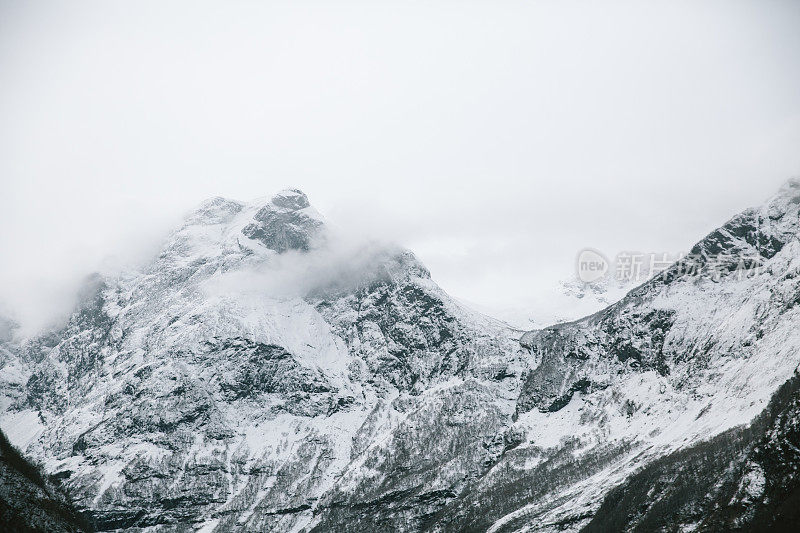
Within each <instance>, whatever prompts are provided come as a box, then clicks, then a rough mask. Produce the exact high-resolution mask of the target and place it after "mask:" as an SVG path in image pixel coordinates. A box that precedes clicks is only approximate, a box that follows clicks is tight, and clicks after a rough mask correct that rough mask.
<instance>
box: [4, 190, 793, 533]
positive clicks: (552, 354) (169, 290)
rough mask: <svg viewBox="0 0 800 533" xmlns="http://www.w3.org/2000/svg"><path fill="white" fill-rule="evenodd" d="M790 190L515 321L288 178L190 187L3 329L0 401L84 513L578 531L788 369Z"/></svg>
mask: <svg viewBox="0 0 800 533" xmlns="http://www.w3.org/2000/svg"><path fill="white" fill-rule="evenodd" d="M798 204H800V183H798V182H790V183H788V184H787V185H786V186H785V187H784V188H783V189H782V190H781V191H780V192H779V193H778V194H777V195H776V196H775V197H774V198H773V199H771V200H770V201H769V202H768V203H767V204H766V205H765V206H764V207H762V208H759V209H753V210H749V211H746V212H745V213H743V214H741V215H739V216H737V217H735V218H734V219H732V220H731V221H730V222H728V223H727V224H726V225H725V226H723V227H722V228H720V229H719V230H717V231H715V232H713V233H712V234H710V235H709V236H708V237H706V238H705V239H704V240H702V241H701V242H700V243H698V245H697V246H696V247H695V249H694V250H693V254H694V255H693V256H692V257H690V258H687V259H686V260H684V261H683V262H681V263H679V264H676V265H674V266H673V267H672V268H671V269H669V270H668V271H667V272H666V273H664V275H663V276H661V277H659V278H657V279H654V280H651V281H649V282H648V283H646V284H644V285H642V286H641V287H639V288H637V289H635V290H634V291H632V292H631V293H629V294H628V295H627V296H626V297H625V298H624V299H622V300H621V301H620V302H618V303H616V304H614V305H612V306H610V307H609V308H607V309H605V310H603V311H601V312H599V313H596V314H594V315H592V316H589V317H586V318H584V319H582V320H578V321H576V322H572V323H568V324H559V325H556V326H552V327H549V328H546V329H543V330H537V331H533V332H528V333H526V334H524V335H522V337H521V338H520V334H521V332H518V331H515V330H512V329H511V328H508V327H506V326H505V325H503V324H502V323H499V322H496V321H494V320H491V319H489V318H486V317H484V316H482V315H480V314H477V313H474V312H472V311H470V310H468V309H465V308H463V307H461V306H460V305H458V304H457V303H456V302H455V301H453V300H452V299H451V298H450V297H449V296H448V295H446V294H445V293H444V292H443V291H442V290H441V289H439V288H438V287H437V286H436V284H435V283H434V282H433V281H432V280H431V278H430V275H429V273H428V271H427V270H426V269H425V267H424V266H422V265H421V264H420V263H419V262H418V261H417V260H416V259H415V258H414V256H413V255H412V254H410V253H409V252H407V251H403V250H398V249H394V248H391V247H385V246H377V245H369V246H355V247H354V246H351V245H347V244H346V243H342V242H340V241H339V240H337V239H336V237H335V235H332V234H331V233H329V232H328V231H327V229H326V226H325V224H324V222H323V220H322V219H321V217H320V216H319V215H318V214H317V213H316V212H315V211H314V210H313V208H311V207H310V205H309V203H308V200H307V198H306V197H305V195H303V194H302V193H301V192H299V191H294V190H292V191H284V192H282V193H280V194H279V195H277V196H276V197H274V198H273V199H271V200H270V201H264V202H255V203H252V204H243V203H240V202H234V201H230V200H224V199H220V198H218V199H214V200H210V201H208V202H206V203H205V204H203V205H202V206H201V207H200V208H199V209H198V210H197V211H196V212H194V213H192V214H191V215H190V216H189V217H187V219H186V221H185V223H184V225H183V226H182V227H181V228H179V229H178V230H177V231H175V232H174V233H173V234H172V235H171V236H170V238H169V239H168V241H167V243H166V245H165V246H164V248H163V250H162V252H161V253H160V254H159V256H158V257H157V258H155V259H154V261H153V262H152V263H151V264H150V265H149V266H148V267H147V268H145V269H144V270H143V271H141V272H130V273H128V274H126V275H124V276H121V277H119V278H104V277H100V276H95V277H93V278H91V279H89V280H87V283H86V286H85V290H84V291H83V294H82V297H81V304H80V306H79V307H78V309H77V310H76V312H75V313H74V314H73V315H72V316H71V318H70V319H69V321H68V323H67V324H66V325H65V326H64V327H63V328H60V329H58V330H56V331H52V332H49V333H47V334H45V335H40V336H38V337H36V338H32V339H26V340H20V339H16V338H14V337H13V336H6V338H5V340H3V341H2V350H3V351H2V359H0V372H1V373H2V374H0V377H1V378H2V381H3V392H2V401H0V411H1V412H2V416H1V417H0V422H1V423H2V427H3V428H4V429H5V430H6V431H7V432H8V433H9V436H10V437H11V438H12V440H13V441H14V442H15V443H17V444H18V445H20V446H24V447H25V450H26V452H27V453H30V454H32V455H33V456H34V457H36V458H37V459H39V460H41V461H43V463H44V464H45V467H46V468H47V470H48V472H51V473H54V474H56V475H58V476H59V477H60V478H62V479H64V483H65V485H66V486H67V487H68V488H69V490H70V492H71V493H72V494H74V495H76V497H77V504H78V505H79V506H80V507H81V508H83V509H86V510H87V511H89V512H91V514H92V516H93V519H94V521H95V525H96V527H97V528H98V529H100V530H111V529H130V528H144V527H150V526H153V527H158V528H159V529H161V530H168V531H169V530H172V531H184V530H187V529H191V528H199V529H202V530H204V531H213V530H216V531H239V530H241V531H253V530H263V531H291V530H293V531H300V530H314V531H342V530H348V531H395V530H400V531H462V530H470V531H486V530H490V531H518V530H525V531H555V530H559V531H561V530H579V529H580V528H582V527H585V526H588V525H589V524H590V523H591V522H592V519H593V517H595V515H597V516H598V517H602V513H603V512H604V511H603V509H604V508H608V506H609V505H611V504H609V503H608V502H609V501H611V500H609V499H608V498H612V495H613V494H615V493H614V492H612V489H614V487H616V486H619V485H621V484H622V483H623V482H624V481H625V480H626V479H631V480H633V479H635V478H634V477H631V476H635V475H637V472H641V471H643V470H642V469H646V468H649V467H650V466H648V465H655V466H652V468H658V466H657V465H658V464H659V462H658V461H666V460H667V459H666V458H669V457H676V455H675V454H680V453H684V452H685V453H689V454H690V455H691V452H687V450H693V449H698V447H701V446H702V445H701V444H700V443H702V442H705V441H708V440H710V439H714V438H715V437H716V438H718V439H721V441H720V442H722V443H723V444H722V446H723V447H725V446H728V444H727V442H728V441H727V440H726V439H729V437H728V436H729V435H736V434H738V433H737V432H740V431H743V430H742V429H741V427H747V426H748V425H749V424H750V423H751V421H753V420H754V419H755V418H756V417H757V416H758V415H759V413H761V412H762V411H764V409H765V408H766V406H767V404H768V402H769V400H770V398H771V397H772V395H773V394H774V393H775V391H776V390H777V389H778V388H779V387H780V386H781V384H783V383H785V382H786V381H787V380H789V379H790V378H792V376H793V373H794V371H795V368H796V367H797V365H798V363H799V362H800V358H798V355H797V354H798V353H800V332H798V331H797V328H795V327H794V325H795V324H796V323H797V320H798V318H800V315H798V313H800V311H798V306H797V303H798V302H800V283H798V279H800V243H798V239H797V236H798V234H800V214H799V213H798V207H799V206H798ZM762 418H763V417H762ZM769 420H772V419H769ZM769 423H771V422H769ZM767 424H768V423H767ZM736 428H740V429H736ZM752 432H755V433H753V434H757V433H758V432H757V431H756V430H752V431H751V433H752ZM734 441H735V439H734ZM735 442H738V441H735ZM731 453H733V452H731ZM725 457H726V460H727V458H729V457H733V455H730V456H729V455H725ZM612 499H613V498H612ZM604 500H605V502H606V503H605V504H604V503H603V502H604ZM598 509H600V511H598ZM598 520H600V519H599V518H598ZM595 523H599V522H595Z"/></svg>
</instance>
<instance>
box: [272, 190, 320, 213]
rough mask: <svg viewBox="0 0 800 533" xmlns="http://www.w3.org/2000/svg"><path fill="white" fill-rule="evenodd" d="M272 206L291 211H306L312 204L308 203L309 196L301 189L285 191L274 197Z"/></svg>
mask: <svg viewBox="0 0 800 533" xmlns="http://www.w3.org/2000/svg"><path fill="white" fill-rule="evenodd" d="M272 204H273V205H275V206H277V207H280V208H283V209H289V210H291V211H297V210H298V209H305V208H306V207H308V206H310V205H311V204H310V203H309V202H308V196H306V194H305V193H304V192H303V191H301V190H300V189H284V190H282V191H280V192H279V193H278V194H276V195H275V196H273V197H272Z"/></svg>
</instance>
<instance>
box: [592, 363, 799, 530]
mask: <svg viewBox="0 0 800 533" xmlns="http://www.w3.org/2000/svg"><path fill="white" fill-rule="evenodd" d="M798 450H800V377H798V376H794V377H793V378H792V379H790V380H789V381H787V382H786V383H785V384H784V385H783V386H781V388H780V389H779V390H778V392H776V393H775V395H774V396H773V398H772V400H771V401H770V403H769V405H768V406H767V408H766V409H765V410H764V412H762V413H761V414H760V415H759V416H758V417H757V418H756V419H755V421H754V422H753V424H752V425H751V426H749V427H740V428H734V429H732V430H729V431H726V432H724V433H722V434H720V435H718V436H716V437H714V438H713V439H710V440H708V441H705V442H702V443H700V444H698V445H696V446H693V447H691V448H688V449H685V450H680V451H678V452H675V453H673V454H671V455H668V456H666V457H663V458H660V459H658V460H656V461H654V462H653V463H652V464H650V465H648V466H647V467H645V468H644V469H642V471H640V472H637V473H636V474H635V475H633V476H631V478H630V479H628V480H626V481H625V483H624V484H622V485H621V486H619V487H616V488H615V489H614V490H612V491H611V492H610V493H609V494H608V496H606V498H605V500H604V501H603V505H602V506H601V507H600V509H599V510H598V511H597V513H596V514H595V516H594V517H593V518H592V521H591V522H590V523H589V524H588V525H587V526H586V528H584V530H583V531H585V532H586V533H591V532H595V531H596V532H602V531H796V530H797V525H798V524H800V475H798V467H800V451H798Z"/></svg>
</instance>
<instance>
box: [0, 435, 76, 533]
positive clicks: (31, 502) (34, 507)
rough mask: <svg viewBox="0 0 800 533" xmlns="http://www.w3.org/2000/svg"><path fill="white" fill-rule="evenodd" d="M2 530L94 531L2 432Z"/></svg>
mask: <svg viewBox="0 0 800 533" xmlns="http://www.w3.org/2000/svg"><path fill="white" fill-rule="evenodd" d="M0 530H2V531H8V532H9V533H16V532H19V533H23V532H29V531H30V532H48V533H49V532H54V533H55V532H70V533H72V532H78V531H87V532H88V531H91V527H90V525H89V523H88V521H87V520H86V519H84V517H82V516H80V514H79V513H78V512H77V511H76V510H75V509H74V508H73V507H72V505H71V504H70V502H69V499H68V497H67V496H65V495H64V494H63V492H62V491H61V489H60V488H59V487H58V486H57V485H56V484H55V483H54V482H53V481H50V480H48V479H46V477H45V476H44V475H43V474H42V473H41V471H40V469H39V467H37V466H34V465H33V464H31V463H30V462H28V461H27V460H26V459H25V458H24V457H23V456H22V454H20V453H19V452H18V451H17V450H16V449H15V448H14V447H13V446H11V444H10V443H9V442H8V439H6V436H5V435H4V434H3V433H2V432H0Z"/></svg>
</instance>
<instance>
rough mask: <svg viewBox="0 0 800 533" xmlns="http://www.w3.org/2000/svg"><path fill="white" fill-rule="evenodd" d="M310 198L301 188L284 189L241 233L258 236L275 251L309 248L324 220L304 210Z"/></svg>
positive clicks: (259, 239) (257, 237)
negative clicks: (299, 189)
mask: <svg viewBox="0 0 800 533" xmlns="http://www.w3.org/2000/svg"><path fill="white" fill-rule="evenodd" d="M309 207H310V204H309V203H308V198H307V197H306V195H305V194H303V193H302V192H300V191H298V190H294V189H293V190H290V191H284V192H283V193H281V194H279V195H278V196H276V197H275V198H273V199H272V201H271V202H270V204H269V205H266V206H264V207H262V208H261V209H260V210H259V211H258V212H257V213H256V214H255V217H254V218H255V222H253V223H250V224H248V225H247V226H245V227H244V229H242V233H244V234H245V235H246V236H248V237H250V238H251V239H256V240H258V241H260V242H261V243H263V244H264V246H266V247H267V248H269V249H271V250H275V251H276V252H279V253H280V252H285V251H286V250H304V251H307V250H308V248H309V246H310V245H311V240H312V239H313V238H314V236H315V234H316V232H317V231H318V230H319V229H320V228H321V227H322V223H321V222H320V221H319V219H317V218H316V217H314V216H309V214H308V213H307V212H305V211H304V210H305V209H307V208H309Z"/></svg>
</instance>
